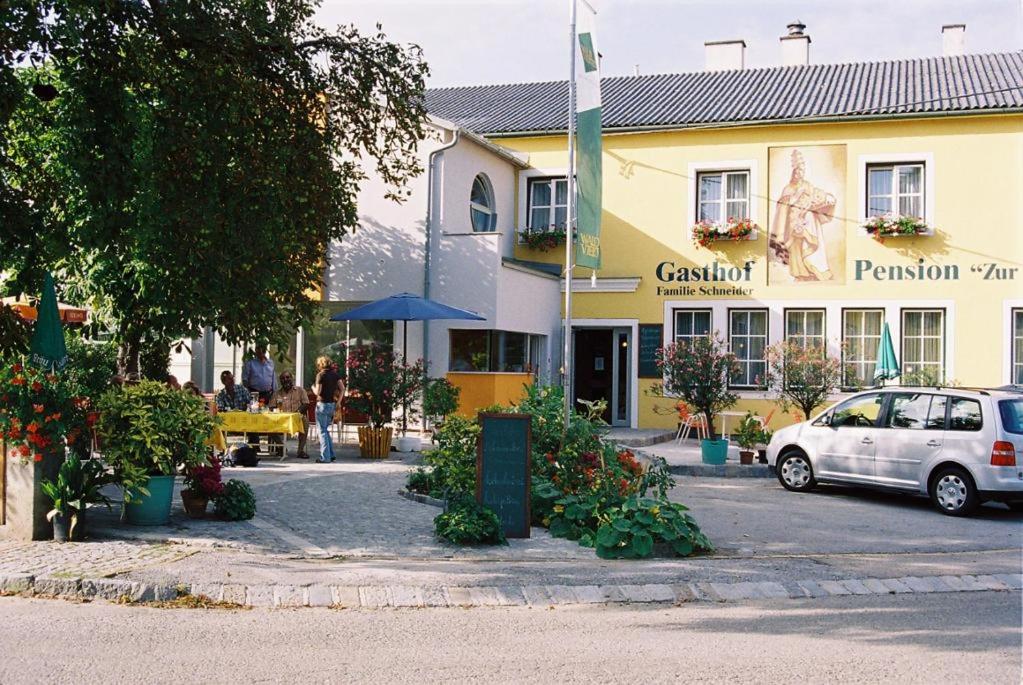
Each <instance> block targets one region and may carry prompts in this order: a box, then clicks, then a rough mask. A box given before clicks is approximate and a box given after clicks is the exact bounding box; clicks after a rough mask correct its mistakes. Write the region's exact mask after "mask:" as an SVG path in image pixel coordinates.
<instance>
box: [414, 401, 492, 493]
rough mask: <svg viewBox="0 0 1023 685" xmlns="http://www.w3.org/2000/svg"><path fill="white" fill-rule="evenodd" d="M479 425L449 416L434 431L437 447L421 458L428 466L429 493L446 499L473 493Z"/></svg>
mask: <svg viewBox="0 0 1023 685" xmlns="http://www.w3.org/2000/svg"><path fill="white" fill-rule="evenodd" d="M479 434H480V427H479V424H477V423H476V422H475V421H472V420H470V419H465V418H462V417H461V416H450V417H448V420H447V421H445V422H444V425H443V426H442V427H441V429H440V430H439V431H437V435H436V440H437V448H436V449H434V450H431V451H430V452H429V453H427V454H426V455H425V456H424V457H423V462H424V463H425V464H426V465H427V466H428V467H430V469H431V471H430V475H431V484H430V488H431V489H430V495H432V496H434V497H440V498H445V499H449V498H451V497H457V496H461V495H472V494H473V493H475V492H476V440H477V438H478V437H479Z"/></svg>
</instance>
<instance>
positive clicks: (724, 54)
mask: <svg viewBox="0 0 1023 685" xmlns="http://www.w3.org/2000/svg"><path fill="white" fill-rule="evenodd" d="M703 47H704V55H705V64H704V70H706V71H724V70H726V69H742V68H743V67H744V66H745V65H746V41H744V40H714V41H708V42H706V43H704V44H703Z"/></svg>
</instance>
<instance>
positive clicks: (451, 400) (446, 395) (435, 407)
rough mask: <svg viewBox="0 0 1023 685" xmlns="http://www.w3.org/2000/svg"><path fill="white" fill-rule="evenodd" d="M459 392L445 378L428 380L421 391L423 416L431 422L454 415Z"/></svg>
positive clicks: (458, 389)
mask: <svg viewBox="0 0 1023 685" xmlns="http://www.w3.org/2000/svg"><path fill="white" fill-rule="evenodd" d="M461 392H462V391H461V389H460V388H458V387H457V386H456V385H454V384H452V383H451V381H449V380H448V379H446V378H433V379H430V380H429V381H427V383H426V387H425V388H424V389H423V414H424V415H426V416H427V417H428V418H430V419H432V420H436V419H438V418H443V417H445V416H448V415H449V414H454V413H455V411H457V410H458V396H459V394H461Z"/></svg>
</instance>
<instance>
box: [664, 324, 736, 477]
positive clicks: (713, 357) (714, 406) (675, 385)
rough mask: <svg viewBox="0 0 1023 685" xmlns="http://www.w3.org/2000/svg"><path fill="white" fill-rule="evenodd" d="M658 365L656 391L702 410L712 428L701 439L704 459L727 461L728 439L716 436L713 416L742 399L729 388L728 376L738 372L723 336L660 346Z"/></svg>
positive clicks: (709, 461)
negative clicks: (659, 380)
mask: <svg viewBox="0 0 1023 685" xmlns="http://www.w3.org/2000/svg"><path fill="white" fill-rule="evenodd" d="M657 368H658V369H659V370H660V371H661V374H662V376H663V379H664V380H663V382H662V383H659V384H657V385H655V386H654V388H653V392H655V393H660V394H661V395H665V396H670V397H676V398H678V399H681V400H682V401H684V402H685V403H686V404H688V405H689V406H690V407H692V408H693V409H695V410H696V411H698V412H700V413H701V414H703V416H704V418H705V419H706V420H707V427H708V430H709V431H711V433H710V438H709V439H704V440H703V441H701V443H700V453H701V457H702V459H703V462H704V463H705V464H724V463H725V458H726V457H727V456H728V441H727V440H715V439H713V438H714V434H713V430H714V417H715V416H716V415H717V413H718V412H720V411H724V410H726V409H728V408H729V407H731V406H732V405H734V404H735V403H736V401H737V400H738V399H739V397H738V395H736V394H735V393H734V392H732V391H731V390H729V388H728V379H729V378H731V377H732V376H733V375H735V374H736V373H738V372H739V364H738V362H737V361H736V359H735V355H734V354H732V353H731V352H729V351H728V348H727V347H726V346H725V343H724V341H723V340H721V338H719V337H716V336H715V337H710V336H707V337H700V338H694V339H693V340H683V341H681V342H678V343H672V344H670V345H668V346H666V347H663V348H661V349H659V350H657Z"/></svg>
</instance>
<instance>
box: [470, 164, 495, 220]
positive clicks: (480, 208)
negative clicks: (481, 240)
mask: <svg viewBox="0 0 1023 685" xmlns="http://www.w3.org/2000/svg"><path fill="white" fill-rule="evenodd" d="M477 180H480V181H482V183H483V190H484V192H486V194H487V199H489V200H490V204H491V205H493V206H491V207H487V206H486V205H481V204H479V203H478V202H473V201H472V189H473V187H474V186H475V185H476V181H477ZM473 210H475V211H477V212H482V213H484V214H486V215H487V217H488V218H487V226H486V228H482V229H481V228H477V227H476V223H475V222H474V221H473V218H472V213H473ZM469 227H470V228H472V232H473V233H495V232H497V197H496V196H495V194H494V184H493V183H491V182H490V177H488V176H487V175H486V174H485V173H484V172H482V171H481V172H479V173H478V174H476V175H475V176H473V177H472V185H470V186H469Z"/></svg>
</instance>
